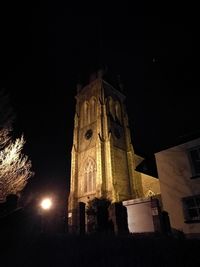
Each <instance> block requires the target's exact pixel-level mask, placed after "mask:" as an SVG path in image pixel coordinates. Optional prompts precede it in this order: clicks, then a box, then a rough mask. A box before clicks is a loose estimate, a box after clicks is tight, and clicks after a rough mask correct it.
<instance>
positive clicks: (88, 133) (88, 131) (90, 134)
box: [85, 129, 93, 140]
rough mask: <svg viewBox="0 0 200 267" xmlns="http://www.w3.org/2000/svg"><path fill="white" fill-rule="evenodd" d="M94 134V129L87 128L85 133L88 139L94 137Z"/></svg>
mask: <svg viewBox="0 0 200 267" xmlns="http://www.w3.org/2000/svg"><path fill="white" fill-rule="evenodd" d="M92 134H93V132H92V129H89V130H87V131H86V133H85V139H87V140H88V139H90V138H91V137H92Z"/></svg>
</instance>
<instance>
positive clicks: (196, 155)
mask: <svg viewBox="0 0 200 267" xmlns="http://www.w3.org/2000/svg"><path fill="white" fill-rule="evenodd" d="M188 153H189V159H190V163H191V168H192V176H193V177H192V178H195V177H196V176H200V147H195V148H192V149H190V150H189V151H188Z"/></svg>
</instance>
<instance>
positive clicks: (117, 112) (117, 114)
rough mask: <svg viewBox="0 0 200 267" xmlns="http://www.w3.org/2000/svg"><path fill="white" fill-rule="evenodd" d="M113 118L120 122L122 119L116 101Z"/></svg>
mask: <svg viewBox="0 0 200 267" xmlns="http://www.w3.org/2000/svg"><path fill="white" fill-rule="evenodd" d="M115 117H116V119H117V120H118V121H119V122H121V121H122V117H121V107H120V104H119V102H118V101H116V102H115Z"/></svg>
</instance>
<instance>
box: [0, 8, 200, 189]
mask: <svg viewBox="0 0 200 267" xmlns="http://www.w3.org/2000/svg"><path fill="white" fill-rule="evenodd" d="M137 8H138V9H137ZM80 10H81V9H80ZM99 11H100V12H96V11H93V12H90V11H89V10H87V14H86V13H84V12H83V11H82V13H81V12H80V11H79V12H78V11H77V10H75V9H72V8H69V7H66V6H65V7H64V6H58V4H54V5H53V4H52V5H51V4H49V5H48V6H38V7H35V6H34V5H32V4H31V3H29V4H27V5H26V6H24V5H20V4H19V3H17V4H16V5H15V6H12V7H10V6H9V7H8V6H7V7H4V8H2V9H1V13H2V14H1V54H0V55H1V62H0V63H1V88H6V89H8V90H9V91H10V92H11V97H12V103H13V106H14V110H15V112H16V123H15V131H16V132H19V133H22V132H23V133H24V135H25V139H26V140H27V143H26V146H25V152H26V153H27V155H28V156H29V157H30V159H31V160H32V163H33V170H34V171H35V177H34V178H32V179H31V180H30V183H29V185H28V186H27V189H26V190H27V191H28V192H29V190H30V191H32V192H34V190H36V191H37V190H39V191H41V192H42V191H47V192H48V191H55V192H62V194H65V192H66V190H67V185H68V181H69V175H70V156H71V145H72V134H73V132H72V131H73V115H74V108H75V99H74V96H75V94H76V82H77V80H78V79H80V78H84V79H85V78H86V77H87V75H88V74H89V72H90V71H91V70H93V69H95V68H97V66H98V65H99V64H101V63H103V64H106V65H107V67H108V71H109V73H110V74H112V75H118V74H120V75H121V77H122V80H123V82H124V85H125V94H126V96H127V100H126V104H127V109H128V114H129V118H130V126H131V130H132V141H133V145H134V148H135V151H136V153H138V154H141V155H147V156H148V155H151V154H152V153H154V152H156V151H159V150H160V149H162V148H165V147H168V146H169V145H171V144H175V143H176V142H180V141H181V140H183V139H184V138H185V137H188V136H191V135H193V134H194V133H199V130H200V126H199V97H198V96H197V95H198V90H199V78H198V75H199V59H200V57H199V51H198V50H199V42H198V31H199V30H198V21H197V19H196V18H195V16H193V17H192V16H184V15H180V14H181V12H180V14H179V13H176V12H174V13H172V12H171V13H168V14H167V15H164V14H162V13H159V12H149V14H150V15H148V16H147V15H146V14H145V8H144V7H143V6H140V7H139V6H138V7H133V8H130V7H127V6H126V7H123V6H119V7H118V9H115V10H107V11H105V9H103V8H101V9H100V10H99Z"/></svg>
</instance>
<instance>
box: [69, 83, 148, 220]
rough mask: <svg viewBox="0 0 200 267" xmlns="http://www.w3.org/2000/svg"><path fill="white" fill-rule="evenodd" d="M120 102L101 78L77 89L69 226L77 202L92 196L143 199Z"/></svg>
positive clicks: (120, 199) (122, 98)
mask: <svg viewBox="0 0 200 267" xmlns="http://www.w3.org/2000/svg"><path fill="white" fill-rule="evenodd" d="M124 100H125V96H124V95H123V94H122V93H120V92H119V91H117V90H116V89H114V88H113V87H112V86H111V85H110V84H108V83H107V82H105V81H104V80H103V79H101V78H99V79H96V80H95V81H93V82H91V83H90V84H89V85H88V86H86V87H84V88H82V89H81V90H79V92H78V94H77V96H76V114H75V121H74V136H73V147H72V162H71V187H70V197H69V212H70V214H71V216H72V218H71V224H76V216H75V215H74V214H75V212H73V211H76V209H77V207H78V202H84V203H87V202H88V200H89V199H92V198H94V197H106V198H109V199H110V200H111V201H112V202H117V201H124V200H128V199H132V198H137V197H142V196H143V189H142V181H141V175H139V174H138V173H137V172H136V171H134V169H135V167H136V163H135V155H134V151H133V146H132V143H131V138H130V131H129V125H128V116H127V113H126V109H125V105H124ZM86 183H91V184H87V185H86ZM87 188H90V190H89V191H88V189H87Z"/></svg>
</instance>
